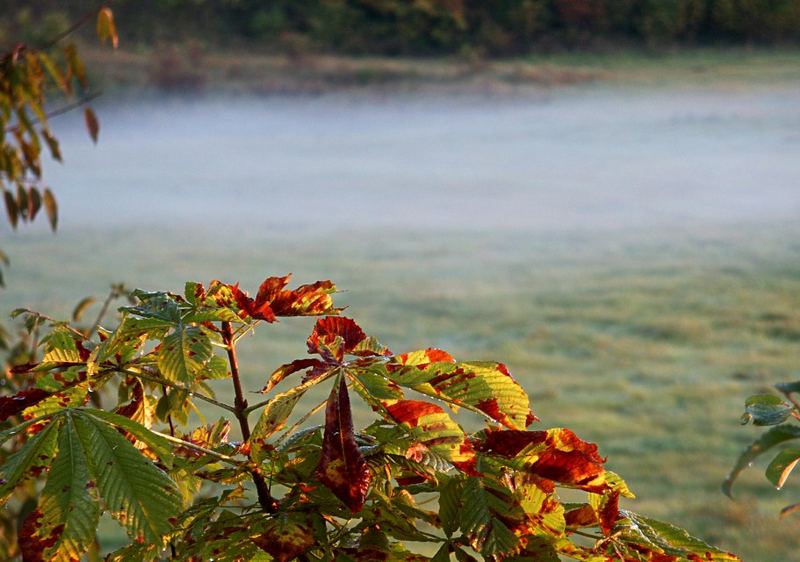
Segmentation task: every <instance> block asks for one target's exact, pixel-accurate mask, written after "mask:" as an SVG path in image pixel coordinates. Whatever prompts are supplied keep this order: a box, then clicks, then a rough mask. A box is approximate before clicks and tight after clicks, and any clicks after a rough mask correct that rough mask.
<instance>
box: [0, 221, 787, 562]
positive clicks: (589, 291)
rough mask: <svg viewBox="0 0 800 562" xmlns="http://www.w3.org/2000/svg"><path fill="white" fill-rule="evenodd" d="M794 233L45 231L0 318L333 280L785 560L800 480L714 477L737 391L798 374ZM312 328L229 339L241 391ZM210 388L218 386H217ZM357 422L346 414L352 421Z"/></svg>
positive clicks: (382, 319) (383, 328)
mask: <svg viewBox="0 0 800 562" xmlns="http://www.w3.org/2000/svg"><path fill="white" fill-rule="evenodd" d="M799 234H800V227H798V226H797V225H796V224H789V223H785V224H748V225H731V226H720V227H708V228H704V229H699V228H693V229H689V230H685V229H673V230H670V229H660V230H642V229H634V230H623V231H603V232H597V231H585V232H581V231H578V230H575V231H562V232H549V233H545V232H540V233H537V232H526V231H516V232H503V231H501V230H499V229H495V230H492V231H490V232H480V231H472V232H457V231H453V230H441V231H435V230H430V231H425V232H421V231H403V230H400V229H393V230H385V229H383V230H381V229H373V230H360V231H356V232H348V231H344V230H342V231H327V232H323V231H320V232H314V233H309V232H300V231H298V232H294V233H292V232H275V233H273V234H259V235H246V234H245V235H242V236H241V237H240V238H239V239H235V238H232V237H229V236H227V237H224V239H223V238H222V237H220V238H215V237H214V236H213V235H212V234H211V233H210V232H209V230H208V229H206V230H205V231H203V232H201V231H199V230H197V229H193V228H192V227H187V228H185V229H175V230H153V229H150V230H148V231H137V230H135V229H133V228H125V229H114V228H110V229H104V230H102V231H100V230H94V229H90V228H77V229H76V228H72V229H69V230H67V231H64V232H60V233H58V234H57V235H55V236H53V235H50V234H46V233H44V232H41V231H39V230H38V229H35V230H34V231H29V232H23V233H18V234H15V235H13V236H11V237H9V238H6V242H4V246H5V248H6V250H7V251H8V253H9V254H10V255H11V257H12V260H13V261H12V266H11V268H10V269H9V270H7V282H8V285H9V287H8V289H6V290H5V291H4V292H3V293H2V297H1V298H2V301H0V302H1V303H2V308H3V311H4V312H6V311H7V310H9V309H10V307H12V306H18V305H26V306H30V307H34V308H37V309H39V310H41V311H44V312H47V313H49V314H51V315H54V316H57V317H67V316H68V315H69V314H70V312H71V306H72V303H75V302H77V300H78V299H80V298H81V297H83V296H86V295H89V294H94V295H96V296H98V297H99V296H101V295H102V293H103V291H104V290H105V288H106V287H107V286H108V284H109V283H111V282H114V281H125V282H126V283H127V284H128V285H129V286H132V287H134V286H135V287H141V288H146V289H171V290H175V291H180V290H182V284H183V282H184V281H186V280H200V281H205V282H207V281H209V280H210V279H212V278H220V279H223V280H227V281H235V280H239V281H241V282H242V284H243V286H244V287H246V288H249V289H250V290H251V291H252V290H255V288H256V287H257V284H258V283H259V282H260V281H261V280H262V279H263V278H264V277H266V276H268V275H279V274H285V273H286V272H289V271H292V272H294V274H295V279H294V280H295V282H297V283H304V282H310V281H314V280H316V279H322V278H331V279H332V280H334V281H335V282H336V283H337V284H338V286H339V288H340V289H341V290H342V293H341V294H339V295H338V302H339V304H340V305H345V306H347V307H348V308H347V310H346V311H345V314H348V315H351V316H352V317H354V318H355V319H356V320H357V321H358V322H359V323H360V325H361V326H362V327H363V328H364V329H365V331H367V332H368V333H370V334H372V335H375V336H377V337H378V338H379V339H380V340H381V341H382V342H383V343H385V344H387V345H389V346H390V347H391V348H392V349H393V350H394V351H396V352H400V351H406V350H412V349H417V348H421V347H427V346H433V347H440V348H443V349H446V350H448V351H450V352H451V353H452V354H454V355H455V356H456V357H457V358H460V359H496V360H501V361H504V362H506V363H507V364H508V366H509V368H510V369H511V372H512V373H513V374H514V375H515V376H516V377H517V378H518V379H519V380H520V381H521V382H522V384H523V385H524V386H525V388H526V389H527V390H528V392H529V394H530V397H531V401H532V405H533V409H534V411H535V412H536V413H537V415H538V416H539V417H540V418H541V422H539V424H537V425H538V426H539V427H555V426H568V427H570V428H572V429H573V430H575V431H576V432H577V433H578V434H579V435H581V436H582V437H583V438H585V439H588V440H592V441H596V442H597V443H599V445H600V448H601V452H602V453H603V454H604V455H607V456H608V466H609V467H610V468H611V469H613V470H615V471H617V472H619V473H620V474H621V475H623V477H624V478H626V480H627V481H628V483H629V485H630V486H631V488H632V489H633V490H634V492H635V493H637V495H638V499H636V500H633V501H631V502H630V504H629V505H630V506H631V507H632V508H633V507H635V509H636V510H637V511H639V512H643V513H646V514H649V515H652V516H655V517H659V518H662V519H667V520H670V521H673V522H675V523H677V524H680V525H682V526H685V527H686V528H688V529H690V530H692V531H693V532H695V533H696V534H698V535H700V536H702V537H704V538H705V539H707V540H708V541H710V542H713V543H715V544H719V545H720V546H722V547H725V548H727V549H729V550H732V551H734V552H737V553H739V554H740V555H741V556H742V557H743V559H744V560H747V561H751V562H771V561H775V562H785V561H789V560H797V559H798V558H797V554H796V537H797V533H798V531H800V519H798V518H797V517H794V518H792V517H789V518H786V519H783V520H782V519H779V518H778V511H779V509H780V507H781V506H782V505H784V504H788V503H792V502H794V501H797V499H798V498H797V492H798V490H800V486H798V485H797V484H796V483H795V481H794V480H791V479H790V482H789V484H788V485H787V487H786V488H785V489H784V490H783V491H781V492H776V491H775V490H774V489H772V488H771V486H770V485H769V484H768V483H767V481H766V480H765V479H764V478H763V475H762V471H763V468H764V465H763V463H762V465H758V466H755V467H754V468H753V469H751V470H749V471H745V473H744V474H743V475H742V477H741V479H740V481H739V482H738V483H737V486H736V487H735V488H734V491H735V493H736V497H737V500H738V501H737V502H732V501H730V500H728V499H727V498H725V497H724V496H723V495H722V493H721V492H720V483H721V482H722V480H723V479H724V478H725V475H726V474H727V472H728V470H729V469H730V467H731V466H732V464H733V462H734V460H735V458H736V456H737V454H738V452H739V451H740V450H741V449H742V448H743V447H744V446H745V445H746V444H747V443H748V441H749V440H751V439H753V438H754V437H755V436H756V435H758V433H759V431H758V429H757V428H753V427H742V426H741V425H740V424H739V415H740V414H741V411H742V407H743V401H744V399H745V398H746V397H747V396H748V395H750V394H753V393H757V392H763V391H768V390H769V388H770V385H771V384H773V383H775V382H778V381H782V380H786V379H792V378H793V377H798V376H800V372H798V371H800V369H798V359H799V358H800V306H798V305H800V259H799V258H800V242H798V235H799ZM312 323H313V321H312V320H309V319H288V320H286V321H283V322H281V323H280V324H276V325H270V326H264V327H263V329H262V330H260V332H259V333H258V334H257V335H256V336H254V337H252V338H250V339H248V340H247V341H244V342H243V344H242V346H241V350H242V358H241V362H242V365H243V368H244V370H245V373H246V378H247V385H248V387H249V388H250V389H252V390H256V389H258V388H260V387H261V385H263V383H264V381H265V379H266V377H267V376H268V374H269V373H270V372H271V370H272V369H273V368H275V367H276V366H277V365H279V364H280V363H281V362H284V361H286V360H290V359H293V358H296V357H302V356H304V355H305V345H304V340H305V337H306V335H307V334H308V332H310V329H311V326H312ZM286 384H292V381H286V382H285V383H284V385H286ZM324 394H325V390H324V389H322V390H320V392H319V393H318V394H317V395H314V396H311V397H309V398H308V400H307V402H305V403H304V404H305V406H306V407H307V408H310V407H313V406H314V405H315V404H316V402H318V401H319V400H321V399H322V398H324ZM219 396H221V397H226V398H227V397H229V396H230V392H229V389H228V388H227V387H225V386H223V385H221V386H220V387H219ZM258 399H259V398H258V397H257V395H254V396H253V398H252V400H256V401H257V400H258ZM203 411H204V414H205V415H207V416H208V417H212V416H217V415H219V412H213V411H211V410H207V409H204V410H203ZM369 415H370V414H369V413H368V412H367V411H366V409H363V408H362V409H361V410H360V414H359V417H360V419H361V420H366V419H367V418H368V416H369ZM463 421H464V422H465V423H466V424H468V425H474V423H475V420H471V419H469V418H463ZM112 527H113V525H112V524H110V523H109V525H108V529H107V531H106V533H107V536H108V541H109V544H113V542H114V541H113V537H114V536H115V534H116V533H117V532H118V531H116V530H115V529H113V528H112Z"/></svg>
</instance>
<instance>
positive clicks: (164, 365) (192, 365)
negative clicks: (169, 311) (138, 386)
mask: <svg viewBox="0 0 800 562" xmlns="http://www.w3.org/2000/svg"><path fill="white" fill-rule="evenodd" d="M212 355H213V350H212V348H211V340H209V339H208V336H207V335H206V334H204V333H203V331H202V330H201V329H200V328H198V327H196V326H189V327H184V326H178V328H177V329H176V330H175V331H174V332H173V333H171V334H170V335H168V336H167V337H166V338H164V341H163V342H162V343H161V351H159V353H158V368H159V369H160V370H161V373H162V374H163V375H164V378H166V379H169V380H171V381H175V382H184V383H192V382H194V381H195V379H196V378H197V377H198V376H199V375H200V374H201V373H202V372H203V369H204V368H205V366H206V363H207V362H208V361H209V360H210V359H211V356H212Z"/></svg>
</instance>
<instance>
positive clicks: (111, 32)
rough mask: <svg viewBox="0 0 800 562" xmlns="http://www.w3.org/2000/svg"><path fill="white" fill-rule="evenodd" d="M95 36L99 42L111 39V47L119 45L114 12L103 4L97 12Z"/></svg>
mask: <svg viewBox="0 0 800 562" xmlns="http://www.w3.org/2000/svg"><path fill="white" fill-rule="evenodd" d="M97 37H98V38H99V39H100V43H105V42H106V41H107V40H108V39H111V46H112V47H114V48H115V49H116V48H117V47H118V46H119V36H118V35H117V25H116V24H115V23H114V13H113V12H112V11H111V9H110V8H108V7H107V6H103V7H102V8H100V10H99V11H98V12H97Z"/></svg>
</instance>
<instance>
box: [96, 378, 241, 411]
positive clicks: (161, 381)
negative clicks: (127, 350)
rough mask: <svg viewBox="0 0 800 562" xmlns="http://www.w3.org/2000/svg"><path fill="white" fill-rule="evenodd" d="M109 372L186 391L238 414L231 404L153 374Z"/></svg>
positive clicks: (190, 394) (193, 396) (192, 395)
mask: <svg viewBox="0 0 800 562" xmlns="http://www.w3.org/2000/svg"><path fill="white" fill-rule="evenodd" d="M108 371H109V372H117V373H121V374H123V375H128V376H131V377H137V378H140V379H142V380H146V381H149V382H153V383H156V384H161V385H165V386H168V387H170V388H177V389H178V390H182V391H184V392H185V393H187V394H188V395H189V396H191V397H192V398H197V399H198V400H202V401H203V402H208V403H209V404H213V405H214V406H217V407H218V408H222V409H223V410H228V411H229V412H231V413H233V414H235V413H236V408H234V407H233V406H231V405H230V404H226V403H225V402H220V401H219V400H217V399H216V398H211V397H210V396H206V395H205V394H203V393H201V392H196V391H194V390H190V389H188V388H186V387H184V386H181V385H179V384H175V383H173V382H170V381H168V380H166V379H163V378H161V377H156V376H153V375H151V374H148V373H143V372H139V371H129V370H127V369H109V370H108Z"/></svg>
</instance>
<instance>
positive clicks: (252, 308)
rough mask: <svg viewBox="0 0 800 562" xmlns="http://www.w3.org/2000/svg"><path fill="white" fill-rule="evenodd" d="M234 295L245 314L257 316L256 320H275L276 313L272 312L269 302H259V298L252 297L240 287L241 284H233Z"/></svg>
mask: <svg viewBox="0 0 800 562" xmlns="http://www.w3.org/2000/svg"><path fill="white" fill-rule="evenodd" d="M231 291H233V296H234V297H235V298H236V304H238V305H239V308H240V309H241V310H242V312H244V313H245V315H247V316H250V317H252V318H255V319H256V320H264V321H265V322H275V320H276V318H275V313H273V312H272V308H270V306H269V303H268V302H261V303H259V302H258V301H257V300H254V299H251V298H250V296H249V295H248V294H247V292H246V291H242V290H241V289H240V288H239V284H238V283H236V285H232V286H231Z"/></svg>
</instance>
